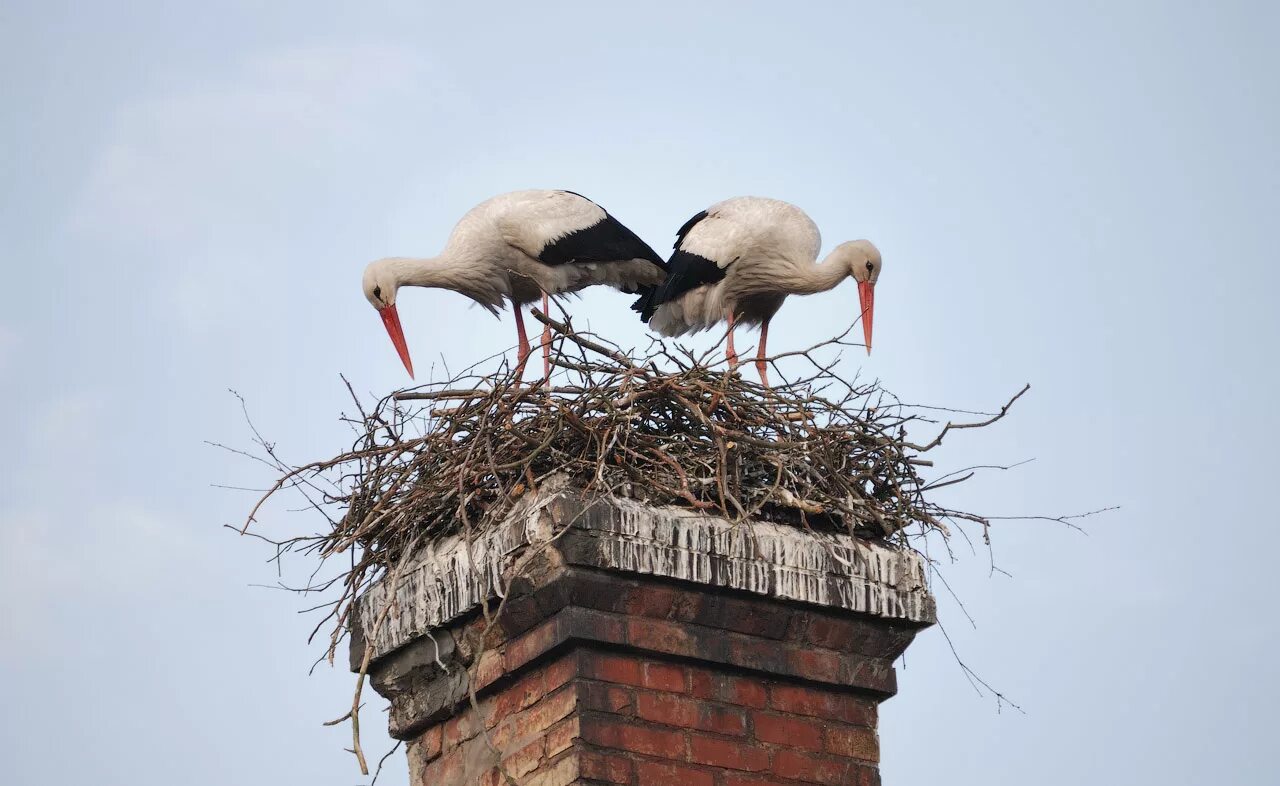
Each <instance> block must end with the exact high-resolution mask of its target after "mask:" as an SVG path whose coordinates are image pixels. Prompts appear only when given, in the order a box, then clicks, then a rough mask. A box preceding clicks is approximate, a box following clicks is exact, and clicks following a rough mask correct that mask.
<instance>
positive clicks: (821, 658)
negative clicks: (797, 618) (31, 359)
mask: <svg viewBox="0 0 1280 786" xmlns="http://www.w3.org/2000/svg"><path fill="white" fill-rule="evenodd" d="M787 658H788V660H789V662H790V666H791V670H792V671H791V673H793V674H803V675H804V676H805V678H806V679H811V680H815V681H818V682H830V683H834V684H840V683H841V682H842V681H843V680H841V678H840V671H841V665H842V664H843V660H842V659H841V657H840V655H839V654H837V653H835V652H832V651H830V650H817V649H810V648H808V647H799V648H796V649H793V650H791V651H790V652H789V653H788V656H787Z"/></svg>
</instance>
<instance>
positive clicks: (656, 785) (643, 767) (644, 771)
mask: <svg viewBox="0 0 1280 786" xmlns="http://www.w3.org/2000/svg"><path fill="white" fill-rule="evenodd" d="M636 775H637V776H638V782H639V783H641V784H643V785H644V786H650V784H652V785H653V786H662V785H663V784H671V785H672V786H676V784H678V785H679V786H714V784H715V781H716V776H715V774H714V773H713V772H711V771H709V770H700V769H696V768H694V767H682V766H680V765H678V764H671V763H669V762H665V761H638V762H636Z"/></svg>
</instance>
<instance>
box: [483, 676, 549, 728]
mask: <svg viewBox="0 0 1280 786" xmlns="http://www.w3.org/2000/svg"><path fill="white" fill-rule="evenodd" d="M544 685H545V682H544V679H543V674H542V672H541V671H535V672H533V673H531V674H526V675H525V676H524V677H523V678H521V679H519V680H517V681H516V682H515V683H514V684H512V685H508V686H507V687H506V688H504V689H503V690H502V691H501V692H499V693H498V695H496V696H495V697H494V699H493V702H492V707H491V708H490V709H489V712H488V713H487V717H486V718H485V725H486V726H488V727H489V728H493V727H494V726H496V725H497V724H498V723H501V722H502V721H503V720H504V719H506V718H507V717H508V716H510V715H513V714H515V713H517V712H519V711H520V710H522V709H524V708H525V707H528V706H529V705H530V704H533V703H534V702H535V701H537V700H538V699H540V698H542V694H543V691H544Z"/></svg>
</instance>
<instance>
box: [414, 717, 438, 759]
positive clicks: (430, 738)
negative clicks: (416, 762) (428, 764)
mask: <svg viewBox="0 0 1280 786" xmlns="http://www.w3.org/2000/svg"><path fill="white" fill-rule="evenodd" d="M442 731H443V730H442V729H441V724H439V723H437V724H436V725H434V726H432V727H431V728H429V729H427V730H426V731H424V732H423V733H422V735H421V736H419V737H418V739H417V742H416V744H417V746H418V755H419V756H421V757H422V760H423V761H431V760H432V759H434V758H435V757H437V756H439V755H440V743H441V740H442V737H443V735H442V733H441V732H442Z"/></svg>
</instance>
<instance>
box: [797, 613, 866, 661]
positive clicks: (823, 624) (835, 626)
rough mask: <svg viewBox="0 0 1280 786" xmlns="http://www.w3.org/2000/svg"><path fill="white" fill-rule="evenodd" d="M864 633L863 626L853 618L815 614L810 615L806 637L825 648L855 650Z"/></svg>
mask: <svg viewBox="0 0 1280 786" xmlns="http://www.w3.org/2000/svg"><path fill="white" fill-rule="evenodd" d="M864 633H865V631H864V629H863V627H862V626H861V625H859V624H858V623H856V622H853V621H851V620H836V619H831V618H830V617H823V616H820V615H817V614H813V615H810V617H809V625H808V628H807V629H806V630H805V632H804V639H805V641H807V642H809V643H810V644H813V645H815V646H818V647H822V648H824V649H829V650H839V651H841V652H854V651H856V650H857V644H858V641H859V640H860V639H861V638H863V636H864Z"/></svg>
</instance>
